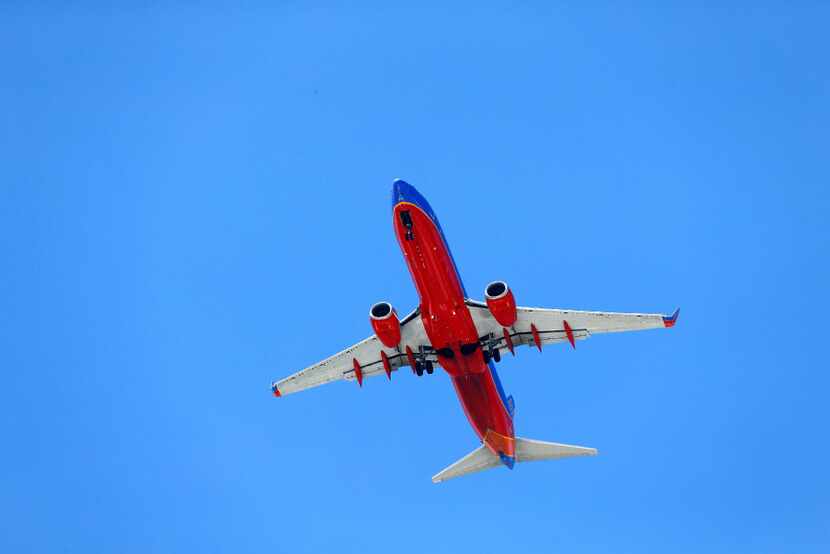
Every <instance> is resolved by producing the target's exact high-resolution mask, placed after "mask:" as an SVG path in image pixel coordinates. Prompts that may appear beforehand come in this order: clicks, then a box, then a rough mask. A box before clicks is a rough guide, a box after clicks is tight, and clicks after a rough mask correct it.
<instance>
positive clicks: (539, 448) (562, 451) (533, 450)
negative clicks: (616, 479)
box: [516, 437, 597, 462]
mask: <svg viewBox="0 0 830 554" xmlns="http://www.w3.org/2000/svg"><path fill="white" fill-rule="evenodd" d="M596 455H597V449H596V448H586V447H584V446H572V445H570V444H559V443H556V442H545V441H535V440H531V439H522V438H519V437H516V461H517V462H532V461H534V460H558V459H560V458H571V457H573V456H596Z"/></svg>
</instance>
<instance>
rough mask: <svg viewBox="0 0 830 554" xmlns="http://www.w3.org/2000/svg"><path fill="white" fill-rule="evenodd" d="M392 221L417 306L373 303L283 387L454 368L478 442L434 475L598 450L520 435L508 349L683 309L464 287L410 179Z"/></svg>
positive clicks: (398, 188)
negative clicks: (570, 304)
mask: <svg viewBox="0 0 830 554" xmlns="http://www.w3.org/2000/svg"><path fill="white" fill-rule="evenodd" d="M392 222H393V226H394V229H395V235H396V237H397V239H398V244H399V245H400V248H401V251H402V252H403V256H404V259H405V260H406V264H407V266H408V267H409V272H410V274H411V276H412V281H413V282H414V284H415V289H416V290H417V293H418V296H419V297H420V306H419V307H417V308H416V309H415V310H413V311H412V312H411V313H409V314H408V315H407V316H405V317H403V318H402V319H399V318H398V315H397V312H396V310H395V308H393V307H392V304H390V303H389V302H378V303H377V304H374V305H373V306H372V307H371V308H370V310H369V321H370V324H371V326H372V330H373V334H372V335H371V336H370V337H368V338H367V339H364V340H362V341H360V342H359V343H357V344H355V345H354V346H351V347H349V348H347V349H346V350H343V351H342V352H339V353H337V354H335V355H334V356H331V357H329V358H327V359H325V360H323V361H321V362H319V363H317V364H314V365H312V366H310V367H307V368H306V369H303V370H302V371H299V372H297V373H295V374H294V375H291V376H290V377H286V378H285V379H282V380H279V381H275V382H273V383H272V385H271V390H272V391H273V394H274V396H277V397H280V396H285V395H287V394H291V393H295V392H298V391H301V390H305V389H308V388H311V387H316V386H319V385H323V384H326V383H330V382H333V381H340V380H346V381H356V382H357V384H358V385H359V386H361V387H362V386H363V380H364V379H366V378H367V377H373V376H376V375H386V377H387V378H388V379H389V380H391V379H392V373H393V372H395V371H397V370H398V369H400V368H401V367H403V366H409V367H410V368H411V369H412V371H413V372H414V373H415V374H416V375H417V376H419V377H421V376H423V375H424V374H425V373H426V374H427V375H429V374H432V373H433V371H434V370H435V366H436V364H437V365H438V366H440V367H441V368H442V369H443V370H444V371H445V372H446V373H447V374H448V375H449V377H450V379H451V381H452V384H453V386H454V387H455V392H456V394H457V395H458V399H459V401H460V402H461V406H462V407H463V409H464V413H465V414H466V416H467V419H468V420H469V422H470V425H471V426H472V427H473V430H474V431H475V433H476V435H477V436H478V438H479V440H480V441H481V445H480V446H479V447H478V448H476V449H475V450H473V451H472V452H471V453H470V454H468V455H466V456H464V457H463V458H461V459H460V460H458V461H457V462H455V463H453V464H451V465H450V466H448V467H447V468H445V469H444V470H442V471H440V472H439V473H437V474H436V475H435V476H433V478H432V481H433V482H434V483H438V482H441V481H446V480H448V479H452V478H455V477H460V476H462V475H467V474H469V473H474V472H478V471H483V470H486V469H490V468H494V467H498V466H501V465H504V466H506V467H508V468H510V469H513V466H514V464H516V463H517V462H518V463H521V462H529V461H534V460H546V459H559V458H568V457H573V456H593V455H596V454H597V450H596V449H594V448H586V447H583V446H574V445H569V444H559V443H553V442H544V441H538V440H531V439H525V438H521V437H517V436H516V435H515V433H514V429H513V415H514V413H515V403H514V401H513V397H512V396H507V394H505V392H504V387H503V386H502V384H501V380H500V379H499V375H498V373H497V372H496V367H495V364H494V362H500V361H501V358H502V356H503V355H505V354H506V353H507V352H509V353H510V354H512V355H514V356H515V350H516V349H517V348H518V347H520V346H530V347H533V346H535V347H536V348H538V349H539V351H540V352H541V350H542V346H544V345H548V344H556V343H564V342H568V343H570V345H571V346H572V347H574V348H576V341H578V340H584V339H587V338H588V337H589V336H591V335H593V334H599V333H616V332H622V331H639V330H643V329H657V328H668V327H673V326H674V325H675V323H676V322H677V316H678V314H679V312H680V310H679V309H678V310H675V312H674V313H673V314H672V315H671V316H667V315H663V314H639V313H613V312H587V311H577V310H562V309H547V308H524V307H517V306H516V300H515V297H514V296H513V291H512V290H511V289H510V288H509V287H508V285H507V283H506V282H504V281H493V282H492V283H490V284H488V285H487V287H485V290H484V298H485V301H484V302H479V301H477V300H473V299H471V298H470V296H469V295H468V294H467V290H466V289H465V288H464V283H463V282H462V281H461V277H460V276H459V273H458V268H457V266H456V264H455V260H454V259H453V256H452V253H451V252H450V249H449V246H448V245H447V239H446V237H445V236H444V231H443V230H442V229H441V224H440V223H439V222H438V217H437V216H436V215H435V211H434V210H433V209H432V207H431V206H430V204H429V202H427V200H426V198H424V197H423V196H422V195H421V193H419V192H418V191H417V190H416V189H415V187H413V186H412V185H410V184H409V183H407V182H405V181H403V180H401V179H396V180H395V181H394V182H393V184H392Z"/></svg>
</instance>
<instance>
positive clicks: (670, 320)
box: [663, 308, 680, 328]
mask: <svg viewBox="0 0 830 554" xmlns="http://www.w3.org/2000/svg"><path fill="white" fill-rule="evenodd" d="M678 315H680V308H677V309H676V310H675V311H674V313H673V314H672V315H671V317H666V316H663V325H664V326H665V327H666V328H668V327H674V324H675V323H677V316H678Z"/></svg>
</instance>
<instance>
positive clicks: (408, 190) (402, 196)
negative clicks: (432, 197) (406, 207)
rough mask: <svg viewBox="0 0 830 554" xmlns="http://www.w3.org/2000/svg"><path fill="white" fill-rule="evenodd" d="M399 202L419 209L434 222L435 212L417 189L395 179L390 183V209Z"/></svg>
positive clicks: (401, 180)
mask: <svg viewBox="0 0 830 554" xmlns="http://www.w3.org/2000/svg"><path fill="white" fill-rule="evenodd" d="M401 202H408V203H409V204H414V205H415V206H418V207H419V208H421V209H422V210H423V211H424V212H425V213H426V214H427V215H428V216H429V217H431V218H432V219H433V221H436V223H437V219H436V217H435V212H433V211H432V207H431V206H430V205H429V202H427V199H426V198H424V196H423V195H422V194H421V193H420V192H418V189H416V188H415V187H413V186H412V185H410V184H409V183H407V182H406V181H404V180H403V179H395V180H394V181H393V182H392V207H393V208H394V207H395V206H396V205H398V204H399V203H401Z"/></svg>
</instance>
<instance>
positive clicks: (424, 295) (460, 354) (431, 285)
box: [392, 181, 515, 467]
mask: <svg viewBox="0 0 830 554" xmlns="http://www.w3.org/2000/svg"><path fill="white" fill-rule="evenodd" d="M392 206H393V210H392V211H393V213H392V217H393V224H394V227H395V234H396V236H397V238H398V243H399V244H400V247H401V251H402V252H403V255H404V259H405V260H406V263H407V266H408V267H409V272H410V274H411V275H412V280H413V282H414V284H415V288H416V290H417V292H418V296H419V297H420V301H421V304H420V311H421V319H422V321H423V325H424V329H425V330H426V333H427V336H428V337H429V340H430V342H431V344H432V347H433V348H434V349H435V350H437V351H439V352H442V353H443V354H442V355H439V357H438V360H439V363H440V365H441V367H442V368H443V369H444V370H445V371H446V372H447V373H448V374H449V376H450V379H451V380H452V382H453V385H454V387H455V391H456V393H457V395H458V399H459V400H460V402H461V405H462V407H463V408H464V413H465V414H466V416H467V419H468V420H469V421H470V424H471V425H472V427H473V429H474V430H475V432H476V434H477V435H478V437H479V438H480V439H481V440H482V441H483V442H484V443H485V444H486V445H487V447H488V448H489V449H490V450H491V451H492V452H493V453H494V454H496V455H498V456H499V457H500V458H501V459H502V461H503V462H504V463H505V465H508V466H510V467H512V465H513V461H514V458H515V453H514V440H515V435H514V431H513V418H512V415H511V410H512V406H511V407H508V404H509V403H510V404H512V402H509V401H508V399H507V397H506V395H505V394H504V390H503V389H502V386H501V382H500V381H499V377H498V374H497V373H496V369H495V367H494V366H493V364H492V362H485V359H484V356H483V354H482V351H481V349H480V348H479V347H478V343H479V333H478V331H477V329H476V326H475V323H474V322H473V318H472V316H471V314H470V310H469V308H468V307H467V304H466V303H465V300H466V299H467V294H466V291H465V289H464V285H463V283H462V281H461V277H460V276H459V274H458V269H457V267H456V265H455V260H454V259H453V257H452V254H451V252H450V249H449V246H448V245H447V242H446V238H445V236H444V233H443V231H442V229H441V225H440V223H439V222H438V218H437V217H436V216H435V213H434V212H433V210H432V208H431V207H430V205H429V203H428V202H427V201H426V199H425V198H424V197H423V196H421V194H420V193H418V191H417V190H415V188H414V187H411V186H410V185H408V184H407V183H405V182H403V181H396V182H395V184H394V186H393V190H392Z"/></svg>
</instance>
